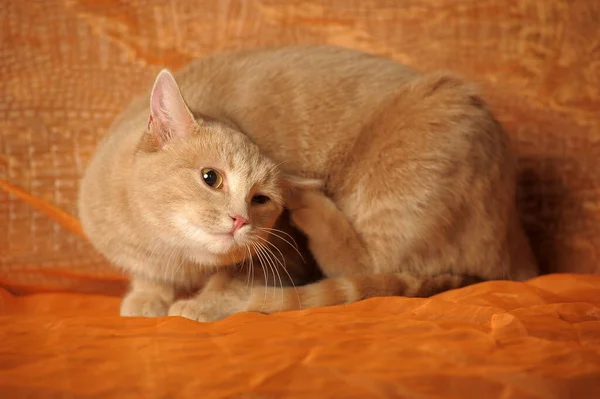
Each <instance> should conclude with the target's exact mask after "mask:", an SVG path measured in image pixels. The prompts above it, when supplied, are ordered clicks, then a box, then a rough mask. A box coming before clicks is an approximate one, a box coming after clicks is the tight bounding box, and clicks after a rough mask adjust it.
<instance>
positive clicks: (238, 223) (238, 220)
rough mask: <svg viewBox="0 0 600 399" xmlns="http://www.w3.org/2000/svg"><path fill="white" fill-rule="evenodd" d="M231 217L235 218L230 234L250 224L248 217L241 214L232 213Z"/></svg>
mask: <svg viewBox="0 0 600 399" xmlns="http://www.w3.org/2000/svg"><path fill="white" fill-rule="evenodd" d="M230 217H231V219H232V220H233V227H232V228H231V232H230V233H229V234H231V235H233V234H234V233H235V232H236V231H238V230H239V229H241V228H242V227H244V226H245V225H247V224H248V219H246V218H245V217H243V216H240V215H231V216H230Z"/></svg>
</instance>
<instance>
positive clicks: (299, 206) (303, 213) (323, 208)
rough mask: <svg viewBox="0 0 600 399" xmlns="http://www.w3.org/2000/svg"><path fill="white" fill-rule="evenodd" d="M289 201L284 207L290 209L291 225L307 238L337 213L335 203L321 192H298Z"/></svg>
mask: <svg viewBox="0 0 600 399" xmlns="http://www.w3.org/2000/svg"><path fill="white" fill-rule="evenodd" d="M289 200H290V205H288V204H287V203H286V207H288V209H290V218H291V221H292V224H293V225H294V226H295V227H297V228H298V229H300V230H301V231H302V232H304V233H305V234H307V235H309V236H310V235H312V233H313V232H316V231H315V229H321V228H322V227H323V225H324V223H326V221H327V220H329V218H330V217H331V215H334V214H335V213H336V212H338V209H337V207H336V205H335V203H334V202H333V201H332V200H331V199H330V198H329V197H328V196H326V195H325V193H323V192H321V191H316V190H299V191H297V192H296V193H294V195H293V197H292V198H290V199H289Z"/></svg>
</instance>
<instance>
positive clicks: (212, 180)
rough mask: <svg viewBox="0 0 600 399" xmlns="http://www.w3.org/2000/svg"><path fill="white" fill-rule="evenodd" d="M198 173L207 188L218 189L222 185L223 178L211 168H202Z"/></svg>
mask: <svg viewBox="0 0 600 399" xmlns="http://www.w3.org/2000/svg"><path fill="white" fill-rule="evenodd" d="M200 173H201V174H202V180H204V183H206V184H207V185H208V186H209V187H212V188H216V189H219V188H221V186H222V185H223V176H221V174H220V173H219V172H217V171H216V170H214V169H212V168H202V170H201V171H200Z"/></svg>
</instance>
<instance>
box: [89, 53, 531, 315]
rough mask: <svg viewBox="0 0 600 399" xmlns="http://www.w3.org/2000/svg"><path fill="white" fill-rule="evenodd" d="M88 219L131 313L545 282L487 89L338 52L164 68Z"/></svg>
mask: <svg viewBox="0 0 600 399" xmlns="http://www.w3.org/2000/svg"><path fill="white" fill-rule="evenodd" d="M320 184H322V186H320ZM79 207H80V216H81V220H82V224H83V227H84V230H85V232H86V234H87V235H88V237H89V239H90V240H91V242H92V243H93V245H94V246H95V247H96V248H97V249H98V250H99V251H100V252H102V253H103V254H104V255H105V256H106V257H107V258H108V259H109V260H110V261H112V262H113V263H114V264H115V265H117V266H119V267H120V268H122V269H124V270H126V271H127V272H128V273H129V274H130V275H131V277H132V285H131V290H130V292H129V293H128V294H127V295H126V297H125V298H124V300H123V302H122V307H121V314H122V315H124V316H150V317H152V316H164V315H167V314H168V315H181V316H184V317H187V318H190V319H194V320H200V321H212V320H218V319H222V318H224V317H227V316H228V315H231V314H233V313H236V312H241V311H257V312H264V313H272V312H277V311H285V310H292V309H301V308H307V307H314V306H323V305H336V304H345V303H351V302H354V301H358V300H362V299H365V298H370V297H374V296H389V295H405V296H426V295H430V294H433V293H436V292H440V291H442V290H445V289H450V288H454V287H459V286H462V285H465V284H469V283H472V282H474V281H478V280H487V279H501V278H510V279H516V280H524V279H527V278H531V277H534V276H535V275H536V274H537V266H536V263H535V261H534V259H533V257H532V253H531V250H530V247H529V243H528V240H527V238H526V236H525V234H524V233H523V230H522V227H521V223H520V221H519V217H518V215H517V211H516V208H515V165H514V158H513V154H512V153H511V151H510V148H509V142H508V139H507V136H506V135H505V133H504V132H503V130H502V128H501V126H500V125H499V124H498V122H496V120H495V119H494V117H493V116H492V114H491V113H490V111H489V110H488V108H487V107H486V105H485V103H484V101H483V100H482V99H481V97H480V95H479V94H478V92H477V91H476V89H474V88H473V87H472V86H471V85H470V84H468V83H466V82H464V81H462V80H461V79H459V78H457V77H454V76H452V75H448V74H443V73H433V74H425V75H423V74H420V73H418V72H416V71H414V70H412V69H410V68H408V67H406V66H403V65H400V64H398V63H396V62H394V61H391V60H387V59H383V58H379V57H375V56H372V55H368V54H364V53H361V52H358V51H353V50H348V49H343V48H338V47H330V46H319V47H310V46H308V47H283V48H274V49H263V50H254V51H240V52H231V53H224V54H218V55H214V56H211V57H207V58H203V59H200V60H197V61H195V62H193V63H191V64H190V65H189V66H187V67H186V68H185V69H183V70H181V71H180V72H178V73H177V74H176V75H175V77H173V76H172V75H171V74H170V73H169V72H168V71H166V70H163V71H162V72H161V73H160V74H159V75H158V77H157V78H156V81H155V83H154V87H153V88H152V91H151V93H150V95H149V96H148V95H143V96H141V97H140V98H138V99H137V100H136V101H134V102H133V103H132V105H131V106H130V107H129V108H128V109H127V110H126V111H125V112H124V113H123V114H121V115H120V117H119V118H117V120H116V121H115V123H114V124H113V126H112V127H111V129H110V134H109V135H108V137H107V138H106V139H105V140H104V142H103V143H101V144H100V146H99V148H98V150H97V152H96V154H95V156H94V158H93V159H92V161H91V163H90V165H89V168H88V169H87V171H86V174H85V176H84V178H83V180H82V184H81V191H80V202H79ZM284 207H285V209H284ZM287 212H289V213H290V214H289V215H288V214H287ZM290 219H291V223H292V224H293V225H294V226H295V227H296V228H297V229H298V230H300V231H301V232H302V233H303V234H304V236H305V237H306V240H304V239H303V235H301V234H298V231H297V230H296V229H294V228H292V227H290V225H289V223H288V221H289V220H290ZM305 242H306V243H307V246H308V248H309V249H310V251H308V250H307V249H306V247H305V245H304V244H305ZM296 243H299V244H298V246H296ZM293 247H294V248H293ZM296 249H298V251H296ZM302 257H304V258H305V259H304V261H303V260H302V259H301V258H302ZM313 258H314V260H315V261H316V264H318V268H319V269H316V268H315V262H313ZM319 272H322V274H323V275H324V277H325V279H322V280H320V281H316V280H317V279H318V278H319ZM294 285H295V286H294Z"/></svg>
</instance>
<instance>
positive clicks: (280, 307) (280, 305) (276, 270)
mask: <svg viewBox="0 0 600 399" xmlns="http://www.w3.org/2000/svg"><path fill="white" fill-rule="evenodd" d="M258 238H261V237H258ZM261 239H262V240H264V238H261ZM267 242H268V241H267ZM262 245H263V248H264V250H265V252H266V253H267V254H268V255H269V259H270V261H271V264H272V265H273V271H274V272H275V273H276V274H277V278H278V279H279V286H280V288H281V289H280V292H281V302H280V304H279V311H281V309H283V281H282V280H281V274H279V270H278V268H277V264H276V263H275V261H273V258H275V259H276V260H277V261H279V259H277V257H276V256H275V254H274V253H273V251H272V250H271V249H270V248H269V247H267V246H266V245H264V244H262ZM279 263H281V261H279ZM282 266H283V265H282ZM274 289H275V282H274V283H273V290H274ZM273 296H275V292H273Z"/></svg>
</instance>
